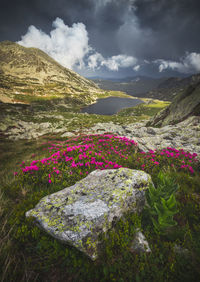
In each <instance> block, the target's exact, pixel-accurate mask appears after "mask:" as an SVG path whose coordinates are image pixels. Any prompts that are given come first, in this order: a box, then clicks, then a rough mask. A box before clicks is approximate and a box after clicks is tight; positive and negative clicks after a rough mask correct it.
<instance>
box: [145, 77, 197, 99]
mask: <svg viewBox="0 0 200 282" xmlns="http://www.w3.org/2000/svg"><path fill="white" fill-rule="evenodd" d="M198 82H200V74H195V75H191V76H188V77H185V78H180V77H170V78H168V79H167V80H165V81H163V82H162V83H160V84H159V85H158V87H157V88H155V89H153V90H151V91H149V92H147V93H146V94H145V95H146V96H147V97H149V98H153V97H156V98H157V99H160V100H167V101H172V100H173V99H174V97H176V95H178V94H180V93H183V92H184V91H185V90H186V89H187V87H188V86H190V85H196V84H197V83H198Z"/></svg>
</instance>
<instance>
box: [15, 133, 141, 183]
mask: <svg viewBox="0 0 200 282" xmlns="http://www.w3.org/2000/svg"><path fill="white" fill-rule="evenodd" d="M136 147H137V144H136V142H135V141H134V140H130V139H128V138H126V137H119V136H114V135H110V134H105V135H98V134H96V135H89V136H88V135H87V136H81V137H78V138H75V139H72V140H71V143H69V141H68V140H67V141H64V142H58V143H57V144H51V146H50V147H49V148H48V151H49V153H50V154H51V155H50V157H47V158H43V159H40V160H33V161H32V162H31V163H30V164H29V165H26V164H25V162H22V164H21V165H20V166H21V171H20V172H19V173H16V172H15V175H16V176H18V177H19V178H22V180H23V182H29V183H32V184H34V183H35V184H37V183H48V184H52V183H60V182H62V183H63V182H64V181H65V180H66V179H67V178H69V177H71V178H75V179H77V180H78V179H79V178H82V177H85V176H86V175H87V174H88V173H90V172H91V171H93V170H95V169H101V170H103V169H117V168H120V167H122V166H123V165H124V164H125V161H126V160H128V159H130V157H131V154H134V153H135V150H136ZM130 152H131V154H130ZM52 153H53V154H52Z"/></svg>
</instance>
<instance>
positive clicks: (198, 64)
mask: <svg viewBox="0 0 200 282" xmlns="http://www.w3.org/2000/svg"><path fill="white" fill-rule="evenodd" d="M154 63H157V64H159V72H162V71H163V70H166V69H172V70H176V71H179V72H181V73H195V72H199V71H200V54H199V53H195V52H193V53H186V55H185V56H184V57H182V58H181V59H180V61H179V62H174V61H166V60H162V59H159V60H156V61H154Z"/></svg>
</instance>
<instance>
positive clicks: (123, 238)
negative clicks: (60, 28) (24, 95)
mask: <svg viewBox="0 0 200 282" xmlns="http://www.w3.org/2000/svg"><path fill="white" fill-rule="evenodd" d="M119 95H121V94H119ZM65 99H70V98H69V97H68V98H65ZM72 100H73V99H72ZM72 100H70V101H72ZM53 102H54V103H52V101H45V99H44V100H42V101H36V102H34V103H33V104H32V106H31V108H30V107H29V106H25V105H24V106H19V105H15V106H8V105H7V106H5V105H0V106H1V112H0V118H1V120H3V118H5V117H9V116H10V117H14V118H15V120H17V119H22V120H24V121H33V122H37V123H41V122H50V123H52V124H56V123H57V122H58V120H59V119H58V116H59V115H61V116H62V117H63V122H64V124H65V127H66V131H71V132H73V131H75V130H76V129H79V133H77V136H75V137H74V138H70V139H69V141H68V142H67V144H68V145H70V144H71V145H80V144H84V142H83V137H82V136H79V134H80V133H81V131H83V132H84V129H85V128H89V127H91V126H93V125H95V124H96V123H97V122H110V121H113V122H114V123H116V124H121V125H125V124H128V123H133V122H137V121H140V120H141V119H147V118H150V117H151V116H152V115H153V114H154V113H156V112H157V111H159V110H160V109H162V108H164V107H165V106H166V105H167V103H166V102H161V101H154V103H152V104H148V105H146V104H142V105H138V106H136V107H134V108H128V109H126V110H123V111H121V112H120V113H119V114H117V115H113V116H99V115H86V114H80V113H79V110H80V105H82V104H79V101H77V104H76V103H74V104H76V107H75V108H73V109H72V108H69V110H68V111H67V110H66V108H62V106H60V105H59V103H60V100H59V99H58V100H57V99H54V100H53ZM68 102H69V101H68ZM73 102H74V100H73ZM7 110H8V111H9V112H7ZM55 115H56V116H57V117H56V116H55ZM93 140H94V143H95V142H97V141H98V137H93ZM59 141H62V142H64V143H60V142H59ZM65 142H66V139H65V138H61V137H60V135H59V134H57V135H52V134H48V135H46V136H42V137H40V138H38V139H37V140H30V141H28V140H21V141H20V140H19V141H11V140H8V139H5V138H4V137H3V136H1V139H0V155H1V162H0V178H1V186H0V238H1V239H0V277H1V280H2V281H150V282H151V281H152V282H154V281H170V282H171V281H174V282H176V281H181V282H182V281H185V282H186V281H188V282H191V281H195V282H196V281H198V280H199V279H200V271H199V265H200V243H199V242H200V235H199V234H200V185H199V183H200V175H199V171H200V165H199V162H195V163H192V164H191V165H192V167H193V170H194V173H191V172H190V170H189V169H188V168H185V169H181V168H180V167H181V162H182V159H176V160H174V159H169V158H168V157H166V156H163V155H160V154H159V152H158V153H156V154H155V157H154V161H151V158H149V157H146V155H144V154H140V152H138V150H137V149H136V148H135V146H129V147H127V145H125V144H123V143H120V145H119V141H117V139H112V146H113V147H115V146H120V149H122V150H123V149H125V150H126V155H127V159H125V158H120V157H119V156H118V155H115V154H114V153H113V152H112V154H111V155H109V156H108V155H107V149H106V148H104V147H103V148H101V151H102V154H103V155H104V156H106V158H108V157H109V159H110V160H111V161H114V162H116V163H118V164H119V165H122V166H124V167H129V168H131V169H143V170H144V171H145V172H147V173H149V174H150V175H151V177H152V179H153V182H154V184H155V186H156V187H157V189H158V191H159V185H160V184H159V183H160V182H159V177H158V176H159V172H160V171H161V172H162V173H163V175H164V177H165V178H166V179H173V181H171V180H169V181H168V182H167V183H168V186H170V185H172V183H175V184H176V185H177V187H179V188H178V190H177V191H176V193H175V194H174V196H175V200H174V201H176V202H174V203H176V205H177V210H175V212H176V214H175V215H173V221H175V222H176V224H175V225H172V226H171V227H170V229H169V230H168V231H169V232H167V233H166V232H163V229H162V232H159V228H154V223H153V220H152V216H150V215H151V212H149V210H148V209H144V211H143V212H142V214H141V215H134V214H127V215H126V216H125V217H124V218H123V219H121V220H119V222H117V224H116V226H115V228H114V229H112V230H110V231H109V232H108V233H107V234H102V238H101V239H102V242H103V246H104V247H103V248H102V252H101V254H100V257H99V259H98V260H97V261H96V262H92V261H91V260H90V259H89V258H87V257H86V256H85V255H84V254H82V253H80V252H79V251H77V250H76V249H75V248H73V247H70V246H67V245H63V244H62V243H60V242H59V241H57V240H56V239H53V238H52V237H50V236H49V235H47V234H46V233H45V232H43V231H42V230H40V229H39V228H38V227H37V226H35V224H34V222H33V221H32V220H31V219H26V218H25V212H26V211H27V210H29V209H31V208H33V207H34V206H35V205H36V204H37V203H38V201H39V200H40V199H41V198H42V197H44V196H45V195H48V194H49V193H53V192H56V191H59V190H61V189H63V188H65V187H67V186H70V185H72V184H74V183H75V182H76V181H78V180H80V179H81V178H83V177H85V176H86V171H85V170H84V169H82V168H81V167H79V168H77V170H76V169H75V170H74V173H73V174H72V175H71V174H69V173H67V171H68V170H69V168H68V167H67V166H64V164H63V163H62V162H61V163H60V167H59V170H61V171H62V175H63V177H58V178H57V177H54V178H52V183H51V184H49V183H48V182H47V180H48V177H47V176H48V174H49V171H47V170H46V168H44V170H41V171H40V175H38V176H37V175H35V176H34V177H33V178H32V176H28V175H27V176H26V177H25V178H24V175H23V174H21V173H20V174H19V176H18V177H14V175H13V173H14V172H15V171H18V172H19V171H20V166H19V165H20V164H21V163H22V161H25V165H29V164H30V163H31V162H32V161H33V160H35V159H42V158H44V157H48V156H49V155H51V153H50V152H49V150H48V149H47V148H48V147H50V146H51V144H55V145H56V144H63V147H62V148H61V149H62V151H63V150H65V145H66V143H65ZM95 144H96V143H95ZM56 150H57V149H56V146H55V148H54V149H53V151H52V152H54V151H56ZM95 150H97V151H98V150H99V149H98V146H96V147H95ZM95 150H94V151H93V153H94V152H95ZM71 154H72V156H73V158H78V156H79V152H78V151H76V150H75V151H73V152H72V153H71ZM183 158H185V157H184V156H183ZM186 162H188V159H187V160H186ZM157 163H159V165H158V164H157ZM172 163H173V165H172ZM188 164H190V163H189V162H188ZM25 165H24V166H25ZM51 168H52V167H51V166H50V167H49V169H51ZM93 169H95V168H94V167H92V166H91V168H90V170H89V172H90V171H92V170H93ZM170 181H171V182H170ZM170 183H171V184H170ZM168 186H167V187H168ZM169 188H170V187H169ZM166 189H167V190H166V194H165V192H163V190H162V193H164V197H165V198H166V200H167V199H169V196H170V193H171V190H170V189H168V188H166ZM166 195H167V196H166ZM162 196H163V194H162ZM160 199H161V198H160ZM150 203H151V202H150ZM160 203H161V200H159V199H158V204H159V205H160ZM149 208H150V210H151V207H149ZM160 208H161V209H162V207H160ZM153 212H155V210H153ZM166 214H167V217H166V220H167V221H166V222H168V218H169V215H168V212H167V211H166ZM163 216H165V213H163ZM170 216H171V214H170ZM159 218H161V217H159V215H156V214H153V219H154V220H155V221H157V222H159ZM170 222H172V221H171V218H170ZM156 226H157V225H156ZM137 227H140V228H141V230H142V232H143V234H144V235H145V236H146V238H147V240H148V242H149V245H150V248H151V250H152V252H151V253H149V254H140V255H139V254H138V253H133V252H130V244H131V241H132V239H133V236H134V233H135V230H136V228H137ZM176 245H179V246H181V248H183V249H187V250H189V255H187V252H186V255H181V254H179V253H177V252H175V249H176Z"/></svg>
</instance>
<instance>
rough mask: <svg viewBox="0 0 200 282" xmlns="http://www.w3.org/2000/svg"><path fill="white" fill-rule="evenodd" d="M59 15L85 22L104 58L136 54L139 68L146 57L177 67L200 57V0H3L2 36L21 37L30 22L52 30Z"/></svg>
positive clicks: (92, 42) (0, 11) (68, 22)
mask: <svg viewBox="0 0 200 282" xmlns="http://www.w3.org/2000/svg"><path fill="white" fill-rule="evenodd" d="M57 17H58V18H60V19H62V20H63V21H64V23H65V25H68V26H69V27H71V26H72V25H73V24H74V23H83V24H84V25H85V27H86V30H87V32H88V37H89V45H90V46H91V47H92V48H93V49H94V50H95V52H98V53H100V54H101V55H102V56H103V57H104V58H108V59H109V58H110V57H112V56H118V55H120V54H124V55H126V56H132V57H135V58H137V59H138V64H139V65H140V67H139V66H136V68H135V69H138V70H139V71H140V72H142V71H145V67H146V69H148V68H149V64H145V63H144V60H148V61H149V62H153V61H155V62H156V64H157V65H158V66H159V64H161V63H162V67H161V68H160V69H163V70H166V69H167V68H172V67H174V68H177V70H178V71H179V70H183V69H188V65H189V67H190V69H192V67H191V66H192V65H195V62H194V58H197V59H198V60H199V57H198V56H199V55H198V54H199V53H200V37H199V30H200V1H199V0H56V1H55V0H7V1H5V0H1V6H0V40H1V41H2V40H12V41H18V40H20V39H21V36H22V35H25V34H26V33H27V30H28V27H29V26H30V25H33V26H35V27H36V28H37V29H39V30H42V31H43V32H45V33H46V34H49V33H50V32H51V31H52V22H53V21H55V19H56V18H57ZM186 52H188V53H186ZM187 54H192V55H191V56H189V55H187ZM124 58H125V57H124ZM124 58H123V59H124ZM117 60H119V58H118V57H117ZM159 60H160V61H159ZM189 60H191V61H192V64H190V63H188V62H189ZM115 61H116V59H115ZM180 64H183V65H184V64H185V65H184V67H182V66H181V65H180ZM156 68H157V69H158V67H156ZM196 69H198V68H196ZM119 71H120V70H119ZM131 71H133V69H132V68H130V67H129V68H127V72H131ZM124 72H126V70H125V68H124Z"/></svg>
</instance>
